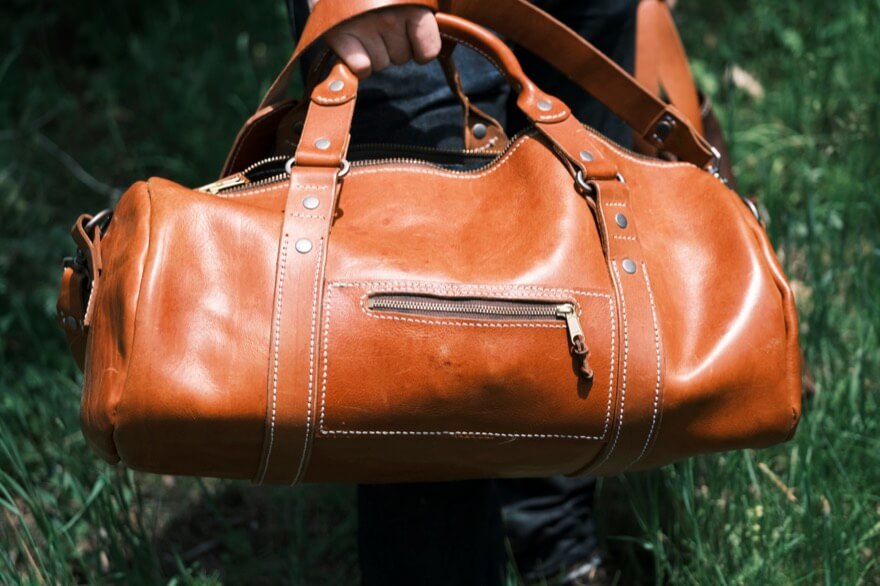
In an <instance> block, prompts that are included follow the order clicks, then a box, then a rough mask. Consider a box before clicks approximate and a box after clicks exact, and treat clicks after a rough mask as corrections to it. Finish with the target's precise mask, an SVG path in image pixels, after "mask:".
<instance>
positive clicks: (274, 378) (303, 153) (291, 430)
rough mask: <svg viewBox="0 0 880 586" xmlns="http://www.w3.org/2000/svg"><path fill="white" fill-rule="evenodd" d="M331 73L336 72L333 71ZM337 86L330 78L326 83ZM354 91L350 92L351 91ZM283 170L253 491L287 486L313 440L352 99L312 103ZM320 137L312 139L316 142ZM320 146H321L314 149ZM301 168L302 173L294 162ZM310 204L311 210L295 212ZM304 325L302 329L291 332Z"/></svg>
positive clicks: (301, 472)
mask: <svg viewBox="0 0 880 586" xmlns="http://www.w3.org/2000/svg"><path fill="white" fill-rule="evenodd" d="M334 73H336V71H335V70H334ZM334 79H339V78H337V77H334V75H331V76H330V78H329V80H330V82H331V83H332V81H333V80H334ZM356 89H357V85H356V84H355V85H354V90H353V91H355V92H356ZM321 92H323V89H321V88H317V89H316V90H315V94H313V100H312V104H311V105H310V107H309V112H308V114H307V115H306V123H305V126H304V128H303V138H302V140H301V141H300V145H299V148H298V149H297V152H296V161H297V163H296V165H294V166H293V167H292V168H291V175H290V185H289V187H288V190H287V199H286V202H285V205H284V220H283V222H282V227H281V234H280V239H279V247H278V261H277V269H276V275H275V295H274V298H273V306H272V307H273V309H272V322H271V325H272V332H271V340H270V348H269V365H268V367H269V369H268V372H269V376H268V385H267V389H266V392H267V403H266V426H265V434H264V438H263V452H262V456H261V461H260V466H259V468H258V471H257V475H256V477H255V478H254V480H253V481H254V482H255V483H256V484H263V483H269V484H295V483H296V482H298V481H299V480H300V479H301V478H302V477H303V475H304V474H305V471H306V468H307V467H308V460H309V453H310V449H311V441H312V437H313V436H314V433H315V408H314V403H315V385H316V382H317V377H316V374H315V373H316V372H317V367H318V361H319V360H318V355H317V352H318V348H319V337H320V324H319V319H318V316H319V314H320V307H321V305H322V297H323V293H324V268H325V264H326V261H327V240H328V238H329V236H330V226H331V225H332V223H333V216H334V213H335V210H336V201H337V197H338V192H339V185H338V179H339V172H340V170H339V164H340V162H341V161H342V160H343V158H344V157H345V152H346V148H347V146H348V128H349V126H350V125H351V116H352V114H353V112H354V105H355V101H354V99H342V100H338V101H336V102H332V101H331V102H329V103H328V102H327V101H326V100H321V99H314V96H316V95H317V96H319V97H320V96H321V95H322V93H321ZM319 135H320V136H319ZM325 140H326V141H327V146H326V147H325V148H321V147H322V146H323V145H324V143H323V142H318V141H325ZM303 160H305V161H307V165H308V166H303V164H302V163H301V161H303ZM306 198H310V200H312V198H314V199H317V201H318V205H317V207H313V206H311V205H310V206H309V208H306V207H305V206H304V205H303V200H304V199H306ZM297 324H308V328H303V327H295V326H296V325H297Z"/></svg>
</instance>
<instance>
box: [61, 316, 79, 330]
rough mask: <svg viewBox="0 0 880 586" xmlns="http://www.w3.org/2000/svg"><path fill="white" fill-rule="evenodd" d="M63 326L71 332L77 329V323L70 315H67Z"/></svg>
mask: <svg viewBox="0 0 880 586" xmlns="http://www.w3.org/2000/svg"><path fill="white" fill-rule="evenodd" d="M64 325H66V326H67V327H68V328H70V329H71V330H76V329H78V328H77V321H76V318H75V317H73V316H72V315H68V316H67V317H66V318H65V319H64Z"/></svg>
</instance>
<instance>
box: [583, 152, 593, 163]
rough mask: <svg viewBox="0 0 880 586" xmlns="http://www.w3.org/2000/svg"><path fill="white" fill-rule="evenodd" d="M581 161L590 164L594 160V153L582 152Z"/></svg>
mask: <svg viewBox="0 0 880 586" xmlns="http://www.w3.org/2000/svg"><path fill="white" fill-rule="evenodd" d="M581 159H583V160H584V161H586V162H588V163H589V162H590V161H592V160H593V153H591V152H590V151H581Z"/></svg>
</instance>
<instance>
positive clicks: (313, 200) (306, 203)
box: [303, 195, 321, 210]
mask: <svg viewBox="0 0 880 586" xmlns="http://www.w3.org/2000/svg"><path fill="white" fill-rule="evenodd" d="M319 205H321V201H320V200H319V199H318V198H317V197H315V196H314V195H310V196H308V197H307V198H305V199H304V200H303V207H304V208H306V209H307V210H313V209H315V208H316V207H318V206H319Z"/></svg>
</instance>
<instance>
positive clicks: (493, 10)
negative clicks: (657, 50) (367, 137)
mask: <svg viewBox="0 0 880 586" xmlns="http://www.w3.org/2000/svg"><path fill="white" fill-rule="evenodd" d="M392 6H423V7H425V8H428V9H431V10H438V9H439V10H442V11H444V12H448V13H450V14H453V15H456V16H460V17H462V18H465V19H467V20H471V21H473V22H475V23H477V24H480V25H482V26H485V27H487V28H489V29H492V30H495V31H496V32H498V33H499V34H501V35H503V36H505V37H507V38H509V39H510V40H512V41H514V42H515V43H517V44H519V45H521V46H522V47H524V48H526V49H527V50H529V51H531V52H532V53H534V54H535V55H537V56H539V57H541V58H542V59H544V60H545V61H547V62H548V63H550V64H551V65H553V66H554V67H556V68H557V69H558V70H559V71H560V72H562V73H563V74H565V75H566V76H568V77H569V78H570V79H571V80H572V81H574V82H575V83H577V84H578V85H579V86H580V87H581V88H583V89H584V90H585V91H587V92H588V93H590V94H591V95H592V96H593V97H595V98H596V99H597V100H599V101H600V102H602V103H603V104H604V105H605V106H607V107H608V108H609V109H610V110H611V111H612V112H614V113H615V114H616V115H618V116H619V117H620V118H621V119H622V120H623V121H624V122H626V123H627V124H628V125H629V126H630V127H631V128H632V129H633V130H635V131H636V132H637V133H638V134H639V135H640V136H642V137H644V138H645V140H647V141H648V142H649V143H650V144H652V145H654V146H655V147H657V148H659V149H662V150H664V151H668V152H671V153H673V154H675V155H676V156H678V157H679V159H681V160H685V161H689V162H691V163H693V164H695V165H697V166H700V167H706V166H709V165H711V164H712V163H713V162H714V160H715V153H714V149H713V148H712V146H711V145H710V144H709V143H708V142H706V140H705V139H704V138H703V137H702V136H700V134H699V133H698V132H697V131H696V130H694V128H693V126H692V125H691V124H690V123H689V122H688V121H687V119H686V118H685V117H684V116H683V115H681V114H680V113H679V112H678V111H677V110H676V109H675V107H673V106H669V105H667V104H666V103H664V102H663V101H662V100H660V99H659V98H658V97H656V96H654V95H653V94H652V93H651V92H650V91H648V90H646V89H645V88H644V87H642V86H641V85H640V84H639V82H637V81H636V80H635V79H634V78H633V77H632V76H630V75H629V74H628V73H627V72H626V71H624V70H623V69H622V68H620V67H619V66H618V65H617V64H616V63H614V61H612V60H610V59H609V58H608V57H606V56H605V55H603V54H602V52H601V51H599V50H598V49H597V48H596V47H594V46H593V45H592V44H590V43H589V42H587V41H586V40H584V39H583V38H581V37H580V36H579V35H578V34H577V33H576V32H574V31H573V30H572V29H570V28H569V27H567V26H565V25H564V24H562V23H561V22H559V21H558V20H556V19H555V18H553V17H552V16H550V15H549V14H547V13H546V12H544V11H543V10H541V9H540V8H537V7H536V6H534V5H533V4H531V3H530V2H528V1H527V0H493V1H492V2H487V1H485V0H320V2H318V3H317V4H316V5H315V8H314V10H313V11H312V14H311V16H310V17H309V19H308V21H307V22H306V26H305V29H304V30H303V34H302V37H301V38H300V40H299V43H298V44H297V47H296V49H295V50H294V52H293V54H292V55H291V57H290V59H289V60H288V62H287V64H286V65H285V66H284V69H282V71H281V73H280V74H279V75H278V78H277V79H276V80H275V81H274V83H273V84H272V86H271V87H270V88H269V90H268V92H267V93H266V96H265V97H264V98H263V100H262V101H261V102H260V109H261V110H262V109H264V108H267V107H272V106H274V105H276V104H277V103H279V102H280V101H281V100H282V99H283V97H284V94H285V92H286V89H287V87H288V85H289V82H290V78H291V76H292V74H293V71H294V69H295V65H296V62H297V60H298V59H299V57H300V55H302V53H303V52H304V51H305V50H306V49H308V48H309V47H310V46H312V45H313V44H314V43H315V42H316V41H317V40H318V39H319V38H321V37H322V36H323V35H324V34H326V33H327V32H328V31H329V30H330V29H332V28H333V27H335V26H336V25H338V24H340V23H342V22H345V21H346V20H349V19H351V18H354V17H356V16H359V15H361V14H364V13H366V12H370V11H373V10H378V9H380V8H388V7H392ZM255 118H256V117H252V118H251V120H250V121H249V124H250V123H253V122H254V121H255V120H254V119H255ZM243 134H244V130H243V132H242V133H240V134H239V136H242V135H243Z"/></svg>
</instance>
